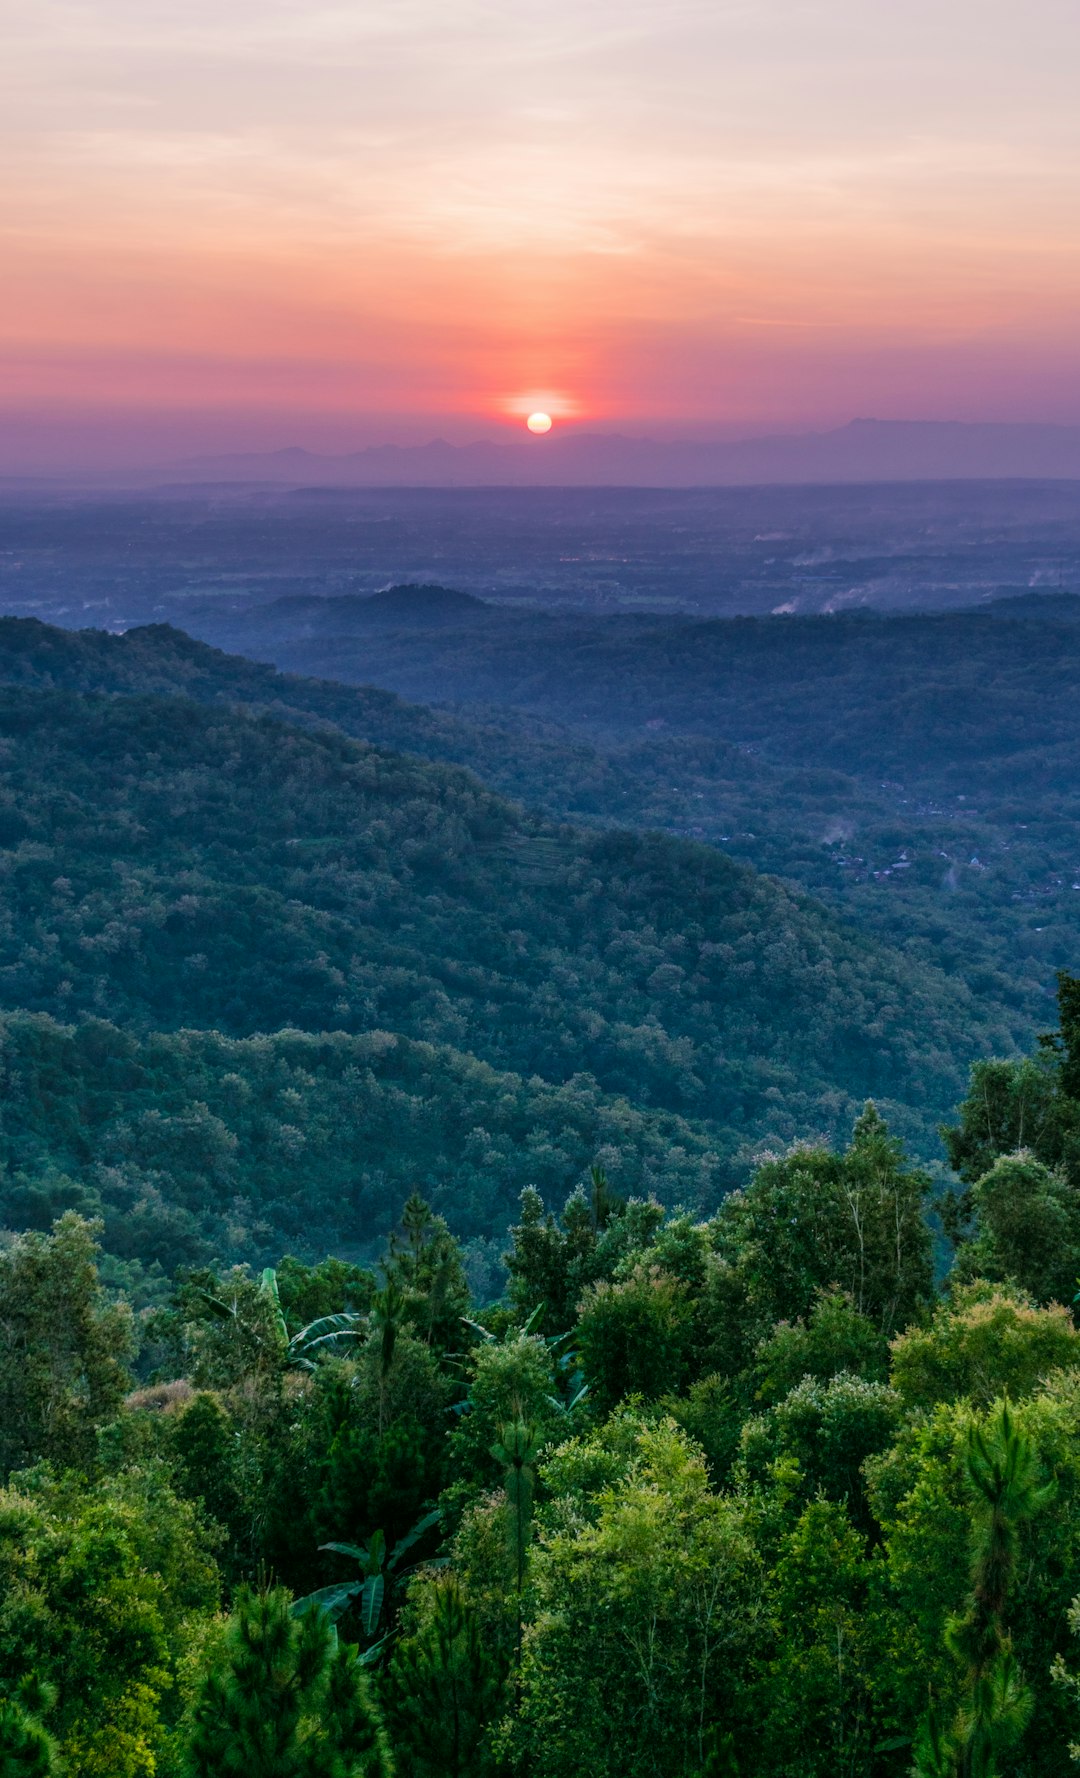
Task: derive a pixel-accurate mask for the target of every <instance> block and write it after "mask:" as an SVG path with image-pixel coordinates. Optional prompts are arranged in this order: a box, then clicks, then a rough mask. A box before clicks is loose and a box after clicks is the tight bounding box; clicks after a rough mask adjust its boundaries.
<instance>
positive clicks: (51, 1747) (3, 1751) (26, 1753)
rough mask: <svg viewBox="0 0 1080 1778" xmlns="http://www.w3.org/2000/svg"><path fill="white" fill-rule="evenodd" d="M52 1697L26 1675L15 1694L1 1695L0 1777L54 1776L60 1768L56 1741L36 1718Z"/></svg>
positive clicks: (42, 1777)
mask: <svg viewBox="0 0 1080 1778" xmlns="http://www.w3.org/2000/svg"><path fill="white" fill-rule="evenodd" d="M54 1697H55V1694H54V1693H53V1692H52V1691H51V1688H49V1687H47V1686H43V1685H40V1684H39V1683H38V1682H37V1681H36V1680H35V1679H28V1680H25V1681H24V1682H23V1684H22V1685H21V1686H20V1687H19V1688H18V1690H17V1691H16V1693H15V1695H14V1696H12V1697H7V1698H0V1778H54V1774H55V1773H56V1772H58V1771H59V1767H58V1765H57V1760H56V1744H55V1742H54V1741H53V1738H52V1736H51V1735H50V1734H49V1733H48V1731H47V1729H46V1728H45V1727H44V1725H43V1724H42V1722H41V1721H40V1720H39V1719H40V1718H41V1717H42V1716H43V1715H44V1714H45V1712H46V1711H47V1710H48V1709H49V1708H50V1706H51V1704H52V1703H53V1701H54Z"/></svg>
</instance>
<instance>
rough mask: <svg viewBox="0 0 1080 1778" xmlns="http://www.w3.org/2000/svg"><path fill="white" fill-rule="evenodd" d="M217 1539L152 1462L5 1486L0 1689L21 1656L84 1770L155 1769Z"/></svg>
mask: <svg viewBox="0 0 1080 1778" xmlns="http://www.w3.org/2000/svg"><path fill="white" fill-rule="evenodd" d="M217 1587H218V1581H217V1572H216V1569H215V1566H214V1561H213V1539H212V1537H211V1536H210V1535H209V1534H208V1531H207V1529H206V1527H205V1525H204V1524H203V1523H202V1522H201V1520H200V1517H199V1515H198V1514H197V1513H196V1512H195V1511H193V1510H192V1508H191V1507H189V1506H188V1505H186V1503H184V1502H183V1501H181V1500H180V1499H178V1498H177V1496H176V1494H175V1493H174V1492H173V1491H172V1489H171V1487H170V1485H169V1480H168V1476H167V1473H163V1471H162V1469H161V1468H160V1466H157V1465H154V1464H153V1463H151V1464H149V1465H147V1466H145V1467H144V1468H143V1469H141V1470H137V1471H134V1472H131V1473H126V1474H123V1475H120V1476H117V1477H114V1478H109V1479H104V1480H101V1481H98V1482H95V1483H89V1482H88V1481H87V1480H86V1479H85V1477H81V1476H79V1475H78V1474H76V1473H69V1474H67V1475H63V1476H60V1477H58V1478H54V1477H53V1476H52V1475H50V1473H49V1472H48V1470H46V1469H40V1470H34V1471H32V1472H30V1473H29V1474H28V1475H26V1476H24V1477H22V1478H21V1479H20V1481H19V1484H18V1486H17V1487H16V1486H12V1487H9V1488H8V1489H7V1491H6V1492H4V1493H2V1494H0V1692H6V1693H7V1695H8V1696H9V1697H10V1696H11V1695H12V1691H13V1688H16V1687H18V1686H19V1685H20V1683H21V1682H22V1681H23V1679H24V1677H25V1675H26V1673H27V1671H28V1670H29V1671H30V1672H32V1673H33V1674H34V1675H36V1676H37V1677H38V1678H39V1679H40V1680H41V1682H42V1683H43V1684H44V1685H46V1686H47V1687H49V1688H51V1694H52V1696H51V1701H50V1702H49V1703H48V1706H47V1708H46V1710H45V1718H46V1723H47V1726H48V1728H49V1729H50V1731H51V1732H52V1734H53V1735H55V1737H56V1740H57V1742H58V1746H59V1753H60V1756H61V1759H62V1761H63V1762H64V1763H65V1765H66V1766H68V1767H70V1768H71V1769H73V1770H75V1771H77V1772H79V1773H80V1774H85V1778H152V1774H153V1772H154V1770H155V1762H156V1757H157V1753H158V1751H159V1750H160V1747H161V1744H162V1741H163V1738H164V1734H165V1729H166V1726H167V1723H168V1720H169V1712H170V1709H172V1708H173V1699H172V1693H173V1690H174V1687H175V1682H176V1676H177V1672H178V1668H179V1664H180V1661H181V1658H182V1656H183V1654H184V1651H185V1650H186V1648H187V1647H188V1646H189V1645H190V1644H192V1643H193V1642H197V1641H198V1640H199V1638H200V1637H201V1636H202V1634H203V1633H204V1627H205V1624H206V1622H207V1620H208V1614H209V1613H210V1612H211V1611H212V1610H213V1608H214V1607H215V1606H216V1603H217Z"/></svg>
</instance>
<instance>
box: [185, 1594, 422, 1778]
mask: <svg viewBox="0 0 1080 1778" xmlns="http://www.w3.org/2000/svg"><path fill="white" fill-rule="evenodd" d="M390 1769H391V1768H390V1761H389V1755H388V1752H387V1749H386V1746H385V1743H384V1739H383V1734H382V1729H381V1726H380V1724H379V1720H378V1717H377V1714H376V1711H375V1706H374V1703H373V1701H372V1699H371V1698H370V1696H369V1693H368V1687H367V1680H366V1677H365V1675H364V1673H363V1671H362V1669H361V1668H360V1667H359V1666H358V1665H357V1662H356V1657H355V1653H354V1652H353V1651H352V1650H350V1649H348V1648H345V1647H344V1646H341V1645H340V1644H338V1642H337V1640H336V1638H335V1636H334V1633H333V1630H332V1628H331V1626H330V1624H329V1621H328V1620H327V1619H326V1617H325V1616H324V1615H323V1613H322V1612H320V1611H318V1610H309V1611H306V1612H303V1613H302V1614H300V1615H299V1616H294V1615H293V1614H292V1612H291V1611H290V1608H289V1597H288V1594H287V1593H285V1592H284V1591H283V1590H282V1589H281V1588H272V1589H270V1590H269V1591H266V1592H262V1593H253V1592H251V1591H249V1590H246V1589H245V1590H243V1591H241V1592H240V1593H239V1594H238V1596H237V1600H236V1604H235V1607H234V1610H233V1614H232V1617H231V1618H230V1620H229V1624H228V1627H227V1629H226V1631H225V1634H224V1636H223V1638H222V1639H221V1641H220V1643H219V1644H218V1645H217V1646H215V1647H214V1648H213V1649H212V1650H211V1654H210V1660H209V1664H208V1667H207V1671H206V1673H205V1675H204V1677H203V1679H202V1682H201V1685H200V1688H199V1692H198V1695H197V1696H196V1699H195V1702H194V1705H193V1707H192V1711H191V1723H190V1728H189V1731H188V1736H187V1753H186V1771H187V1772H188V1773H190V1775H191V1778H230V1775H232V1778H388V1774H389V1772H390Z"/></svg>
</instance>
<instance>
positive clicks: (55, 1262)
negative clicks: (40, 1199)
mask: <svg viewBox="0 0 1080 1778" xmlns="http://www.w3.org/2000/svg"><path fill="white" fill-rule="evenodd" d="M96 1233H97V1228H96V1225H94V1224H92V1223H88V1222H86V1221H84V1219H83V1218H82V1217H80V1216H76V1215H75V1213H74V1212H73V1211H69V1212H67V1213H66V1214H65V1215H64V1216H62V1217H61V1218H60V1220H59V1222H57V1223H56V1224H55V1225H54V1228H53V1232H52V1234H51V1235H41V1234H27V1235H22V1236H19V1237H18V1238H17V1239H16V1240H15V1241H13V1242H12V1243H11V1245H10V1247H8V1248H7V1249H6V1250H4V1251H3V1252H0V1480H2V1479H3V1478H4V1477H6V1476H8V1475H10V1474H11V1472H12V1470H13V1469H18V1468H21V1467H22V1466H23V1465H25V1464H27V1463H31V1462H33V1461H35V1460H36V1459H37V1458H39V1457H47V1458H50V1459H52V1460H54V1461H55V1462H58V1463H61V1464H85V1463H87V1462H89V1461H90V1459H91V1457H92V1455H93V1450H94V1436H95V1431H96V1428H97V1427H98V1426H99V1425H101V1424H102V1422H103V1421H105V1420H107V1419H108V1418H109V1417H110V1415H112V1414H114V1413H115V1412H116V1409H117V1408H118V1407H119V1405H120V1402H121V1401H122V1399H123V1396H124V1393H125V1391H126V1390H127V1389H128V1388H130V1381H131V1380H130V1377H129V1375H128V1371H127V1360H128V1359H129V1358H130V1356H131V1353H132V1348H133V1341H132V1327H131V1315H130V1311H129V1310H128V1309H127V1308H126V1307H124V1306H122V1305H114V1304H110V1303H109V1302H107V1301H106V1298H105V1293H104V1291H103V1290H102V1288H101V1285H100V1282H99V1280H98V1273H97V1257H98V1246H97V1242H96V1240H95V1235H96Z"/></svg>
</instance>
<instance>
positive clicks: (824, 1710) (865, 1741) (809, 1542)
mask: <svg viewBox="0 0 1080 1778" xmlns="http://www.w3.org/2000/svg"><path fill="white" fill-rule="evenodd" d="M873 1575H874V1564H873V1562H872V1561H871V1559H870V1557H869V1556H868V1555H867V1550H866V1542H865V1538H864V1537H863V1536H862V1535H861V1534H860V1533H859V1532H858V1531H856V1529H855V1527H854V1526H853V1525H852V1523H851V1521H850V1519H849V1518H848V1516H847V1513H846V1511H845V1509H844V1507H843V1505H842V1504H841V1503H840V1502H837V1501H829V1500H820V1499H819V1500H812V1501H811V1502H810V1503H809V1504H808V1505H807V1506H806V1507H805V1508H804V1510H803V1512H802V1513H801V1515H800V1517H799V1519H798V1521H797V1523H796V1524H795V1525H794V1526H793V1527H792V1529H791V1530H790V1531H789V1532H788V1533H787V1534H786V1535H785V1537H784V1539H783V1542H782V1544H781V1547H780V1551H779V1557H778V1560H777V1562H776V1566H775V1568H774V1570H773V1572H772V1574H771V1575H770V1580H769V1602H770V1607H771V1613H772V1617H773V1620H774V1622H775V1624H776V1626H777V1634H776V1641H775V1644H774V1647H773V1652H772V1656H771V1659H770V1660H769V1662H768V1664H767V1666H766V1665H765V1664H764V1663H763V1670H762V1673H761V1682H762V1698H763V1703H764V1706H765V1711H766V1717H765V1724H764V1748H765V1751H766V1760H767V1767H768V1769H770V1770H773V1771H778V1772H789V1771H791V1772H796V1771H797V1772H798V1773H799V1775H800V1778H816V1775H818V1774H820V1778H843V1775H850V1778H857V1775H858V1778H861V1775H862V1774H864V1773H865V1772H867V1771H868V1770H870V1769H872V1751H873V1748H874V1743H875V1729H876V1723H875V1711H874V1697H873V1690H874V1679H875V1675H876V1669H877V1665H878V1662H879V1660H880V1647H879V1639H878V1638H879V1630H880V1626H879V1623H878V1620H877V1616H876V1613H875V1611H874V1609H873V1586H872V1583H873Z"/></svg>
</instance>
